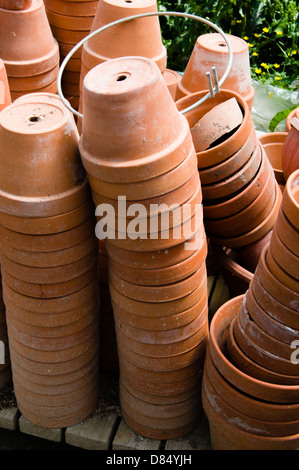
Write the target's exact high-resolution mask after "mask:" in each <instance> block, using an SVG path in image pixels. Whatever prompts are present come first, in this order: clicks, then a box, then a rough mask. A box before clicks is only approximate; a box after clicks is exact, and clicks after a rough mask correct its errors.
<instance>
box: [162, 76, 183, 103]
mask: <svg viewBox="0 0 299 470" xmlns="http://www.w3.org/2000/svg"><path fill="white" fill-rule="evenodd" d="M162 77H163V78H164V80H165V83H166V86H167V88H168V91H169V93H170V95H171V97H172V99H173V100H174V101H175V99H176V92H177V86H178V83H179V81H180V80H181V74H180V73H179V72H176V71H175V70H171V69H165V70H163V71H162Z"/></svg>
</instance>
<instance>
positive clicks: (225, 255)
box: [212, 241, 254, 284]
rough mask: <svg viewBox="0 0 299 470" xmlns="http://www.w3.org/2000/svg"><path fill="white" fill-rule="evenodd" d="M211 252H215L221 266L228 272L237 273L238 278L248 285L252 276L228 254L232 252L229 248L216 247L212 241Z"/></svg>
mask: <svg viewBox="0 0 299 470" xmlns="http://www.w3.org/2000/svg"><path fill="white" fill-rule="evenodd" d="M212 247H213V251H215V252H216V254H217V257H218V258H219V259H220V261H221V264H222V265H223V266H224V267H226V268H227V269H229V271H232V272H237V273H238V277H241V278H242V279H243V280H244V281H246V282H248V284H249V283H250V281H251V279H252V278H253V274H254V273H252V272H251V271H249V270H248V269H246V268H244V267H243V266H241V265H240V264H238V263H237V262H236V261H235V260H234V259H233V258H232V257H231V256H230V253H232V252H233V250H232V249H231V248H226V247H224V246H221V245H218V244H216V243H213V241H212Z"/></svg>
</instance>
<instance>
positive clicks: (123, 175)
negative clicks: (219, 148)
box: [79, 56, 208, 439]
mask: <svg viewBox="0 0 299 470" xmlns="http://www.w3.org/2000/svg"><path fill="white" fill-rule="evenodd" d="M83 84H84V89H83V99H84V104H83V120H82V134H81V137H80V141H79V148H80V153H81V158H82V162H83V165H84V167H85V169H86V172H87V175H88V179H89V183H90V187H91V191H92V196H93V200H94V203H95V205H96V206H97V210H96V217H97V220H98V222H97V227H96V233H98V234H99V235H103V234H102V233H101V231H100V229H99V227H101V226H100V223H101V222H102V223H104V222H105V221H104V219H103V215H104V214H103V212H102V209H103V208H105V207H106V208H112V209H113V211H112V212H113V214H112V216H111V218H110V219H108V220H107V231H106V232H105V234H104V235H105V236H102V237H101V236H99V238H100V240H99V250H100V251H99V255H100V256H99V263H101V264H100V267H101V271H102V272H104V271H105V273H106V274H107V276H108V279H109V291H110V294H111V306H112V308H113V317H114V325H115V333H116V340H117V341H116V344H117V352H118V359H119V375H120V388H121V394H120V399H121V400H120V401H121V409H122V416H123V418H124V420H125V421H126V422H127V424H128V425H129V426H130V427H132V428H133V430H134V431H136V432H139V433H141V434H142V435H144V436H146V437H152V438H153V437H155V438H158V439H165V438H166V437H167V438H175V437H179V436H182V435H183V434H185V433H187V432H189V431H190V430H191V429H193V428H194V427H195V426H196V424H197V423H198V422H199V419H200V416H201V413H202V406H201V399H200V394H199V393H197V395H196V394H195V396H190V392H191V391H193V392H194V390H195V389H196V390H197V392H199V385H200V381H201V373H202V367H203V359H204V354H205V349H206V345H207V339H208V317H207V315H208V298H207V272H206V263H205V259H206V256H207V240H206V236H205V231H204V225H203V213H202V206H201V202H202V193H201V185H200V179H199V174H198V170H197V159H196V152H195V149H194V145H193V141H192V137H191V133H190V128H189V125H188V122H187V121H186V119H185V118H184V117H183V116H182V114H181V113H179V111H178V110H177V107H176V105H175V103H174V100H173V97H172V96H171V94H170V93H169V92H168V88H167V84H166V82H165V80H164V79H163V76H162V74H161V71H160V70H159V67H158V66H157V64H156V63H155V62H154V60H151V59H149V58H146V57H135V56H131V57H120V58H117V59H111V60H109V61H105V62H103V63H101V64H99V65H97V66H96V67H94V68H93V69H92V70H91V71H89V72H88V73H87V74H86V76H85V78H84V82H83ZM124 126H125V128H126V129H125V128H124ZM100 142H101V144H100ZM119 196H122V200H121V201H119V199H120V198H119ZM173 205H174V206H175V209H176V210H177V214H176V215H175V211H174V210H172V209H170V208H171V207H172V206H173ZM136 207H139V209H138V210H139V213H140V220H139V230H138V232H135V228H136V227H135V225H134V224H135V222H136V221H135V215H136V214H135V211H134V208H136ZM160 208H161V209H160ZM183 215H184V217H182V216H183ZM156 216H157V221H158V223H157V225H155V224H153V220H154V217H156ZM177 216H178V217H177ZM164 217H165V218H164ZM116 219H117V220H116ZM151 222H152V225H151ZM113 226H114V228H116V230H115V231H114V232H115V233H114V234H113ZM182 229H183V230H182ZM177 232H180V233H179V234H178V236H175V235H177ZM114 235H115V236H114ZM107 268H108V269H107ZM180 403H184V404H185V406H186V407H185V408H184V409H182V408H181V406H180Z"/></svg>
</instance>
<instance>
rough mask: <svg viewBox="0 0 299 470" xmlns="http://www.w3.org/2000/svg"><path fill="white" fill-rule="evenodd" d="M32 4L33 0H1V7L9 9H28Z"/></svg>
mask: <svg viewBox="0 0 299 470" xmlns="http://www.w3.org/2000/svg"><path fill="white" fill-rule="evenodd" d="M31 4H32V0H1V2H0V8H6V9H7V10H27V8H29V7H30V6H31Z"/></svg>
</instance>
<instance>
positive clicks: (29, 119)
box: [0, 94, 99, 428]
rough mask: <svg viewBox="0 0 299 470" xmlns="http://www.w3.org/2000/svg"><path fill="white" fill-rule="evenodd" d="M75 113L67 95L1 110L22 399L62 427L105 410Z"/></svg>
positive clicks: (1, 193)
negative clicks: (65, 100) (99, 406)
mask: <svg viewBox="0 0 299 470" xmlns="http://www.w3.org/2000/svg"><path fill="white" fill-rule="evenodd" d="M78 138H79V136H78V131H77V128H76V125H75V121H74V119H73V116H72V115H71V114H70V113H69V111H68V110H67V108H66V107H65V106H64V105H63V104H62V102H61V101H60V100H59V98H58V97H56V98H54V97H53V96H49V98H48V99H47V97H46V95H45V94H42V96H41V97H40V98H39V97H38V94H36V95H34V96H32V100H31V101H30V100H29V99H28V97H27V96H26V97H24V99H22V98H20V99H19V100H17V101H16V102H15V103H13V104H11V105H10V106H8V107H7V108H5V109H4V110H3V111H2V112H1V117H0V142H1V144H0V145H1V149H2V152H1V160H0V166H1V177H0V179H1V181H0V188H1V189H0V208H1V209H0V232H1V271H2V280H3V299H4V303H5V307H6V321H7V331H8V340H9V351H10V357H11V365H12V376H13V377H12V378H13V385H14V391H15V396H16V399H17V405H18V407H19V409H20V411H21V413H22V414H23V415H24V416H25V417H26V418H27V419H28V420H29V421H31V422H33V423H34V424H37V425H40V426H44V427H49V428H61V427H65V426H69V425H71V424H75V423H78V422H80V421H81V420H82V419H84V418H86V417H87V416H88V415H89V414H90V413H91V412H92V411H93V410H94V408H95V406H96V404H97V399H98V385H99V383H98V382H99V376H98V374H99V292H98V277H97V240H96V237H95V235H94V225H95V221H94V212H93V204H92V199H91V194H90V189H89V185H88V181H87V178H86V174H85V171H84V168H83V167H82V163H81V159H80V155H79V151H78Z"/></svg>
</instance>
